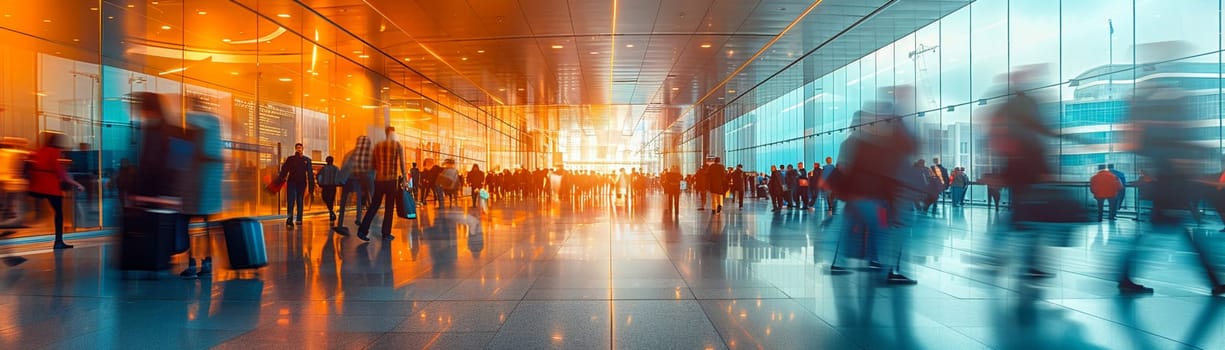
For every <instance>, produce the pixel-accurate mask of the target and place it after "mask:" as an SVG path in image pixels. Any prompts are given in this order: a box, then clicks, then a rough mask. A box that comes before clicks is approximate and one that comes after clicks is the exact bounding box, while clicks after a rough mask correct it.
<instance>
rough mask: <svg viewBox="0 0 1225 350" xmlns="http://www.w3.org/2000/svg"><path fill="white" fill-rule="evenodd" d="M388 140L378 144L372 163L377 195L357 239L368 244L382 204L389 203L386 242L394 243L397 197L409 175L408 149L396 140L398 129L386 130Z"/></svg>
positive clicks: (385, 215)
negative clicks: (402, 183)
mask: <svg viewBox="0 0 1225 350" xmlns="http://www.w3.org/2000/svg"><path fill="white" fill-rule="evenodd" d="M385 132H386V134H387V138H386V139H384V140H383V141H382V142H379V143H378V144H377V145H374V153H373V157H372V158H371V163H372V164H373V165H374V195H373V196H371V197H370V208H367V210H366V216H365V217H363V218H362V224H361V226H360V227H358V228H357V238H359V239H361V240H363V241H368V240H370V239H369V238H368V237H367V234H368V233H369V232H370V223H371V221H374V214H375V213H376V212H378V210H379V201H384V202H386V205H385V207H384V208H383V224H382V226H381V227H382V235H383V240H391V239H392V238H394V237H392V235H391V226H392V220H393V216H394V214H395V212H396V211H395V208H396V202H397V200H396V199H397V197H400V188H401V187H400V185H401V184H400V183H401V182H403V181H406V180H405V179H406V178H407V177H406V175H408V172H407V171H406V169H405V168H404V165H405V164H404V147H403V146H400V142H398V141H396V139H395V135H396V129H395V128H393V127H390V126H389V127H387V128H386V129H385Z"/></svg>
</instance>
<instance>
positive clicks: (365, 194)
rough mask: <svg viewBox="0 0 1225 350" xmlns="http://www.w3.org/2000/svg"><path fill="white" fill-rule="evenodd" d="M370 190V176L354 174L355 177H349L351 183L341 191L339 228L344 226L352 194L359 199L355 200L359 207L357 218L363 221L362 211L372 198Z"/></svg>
mask: <svg viewBox="0 0 1225 350" xmlns="http://www.w3.org/2000/svg"><path fill="white" fill-rule="evenodd" d="M370 190H371V188H370V176H369V175H358V174H353V176H350V177H349V182H348V183H346V184H345V186H344V187H342V188H341V190H340V215H339V216H338V217H337V218H336V225H337V226H344V225H343V223H344V222H345V208H347V206H346V205H347V204H348V203H349V194H350V193H352V194H354V195H355V196H356V197H357V198H356V199H355V202H356V204H354V205H355V206H356V207H357V218H358V219H361V217H362V213H363V211H362V209H363V208H365V206H366V202H367V199H368V198H370Z"/></svg>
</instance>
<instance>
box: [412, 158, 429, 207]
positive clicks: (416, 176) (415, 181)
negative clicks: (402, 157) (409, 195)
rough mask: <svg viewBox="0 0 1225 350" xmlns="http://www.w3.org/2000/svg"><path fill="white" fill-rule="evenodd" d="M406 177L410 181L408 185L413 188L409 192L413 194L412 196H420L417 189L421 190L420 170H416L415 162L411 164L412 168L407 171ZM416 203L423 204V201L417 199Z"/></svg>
mask: <svg viewBox="0 0 1225 350" xmlns="http://www.w3.org/2000/svg"><path fill="white" fill-rule="evenodd" d="M408 177H409V179H410V180H412V182H411V183H410V184H411V185H412V186H413V187H412V188H410V189H409V190H410V191H412V192H413V195H414V196H420V195H421V193H419V192H418V191H419V190H418V189H419V188H421V169H418V168H417V162H413V167H412V168H409V169H408ZM418 202H420V203H421V204H425V201H424V200H420V199H418Z"/></svg>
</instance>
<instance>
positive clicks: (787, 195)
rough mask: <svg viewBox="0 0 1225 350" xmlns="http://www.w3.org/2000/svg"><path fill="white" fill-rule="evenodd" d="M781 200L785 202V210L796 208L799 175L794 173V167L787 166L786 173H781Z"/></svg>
mask: <svg viewBox="0 0 1225 350" xmlns="http://www.w3.org/2000/svg"><path fill="white" fill-rule="evenodd" d="M783 185H784V187H783V192H784V193H783V199H785V200H786V201H787V208H788V209H791V208H795V207H796V204H798V203H796V194H798V193H799V188H800V173H799V172H796V171H795V166H794V165H791V164H787V171H786V172H784V173H783Z"/></svg>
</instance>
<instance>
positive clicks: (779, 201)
mask: <svg viewBox="0 0 1225 350" xmlns="http://www.w3.org/2000/svg"><path fill="white" fill-rule="evenodd" d="M770 202H771V203H770V204H773V206H774V210H778V209H782V208H783V191H778V190H775V191H770Z"/></svg>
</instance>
